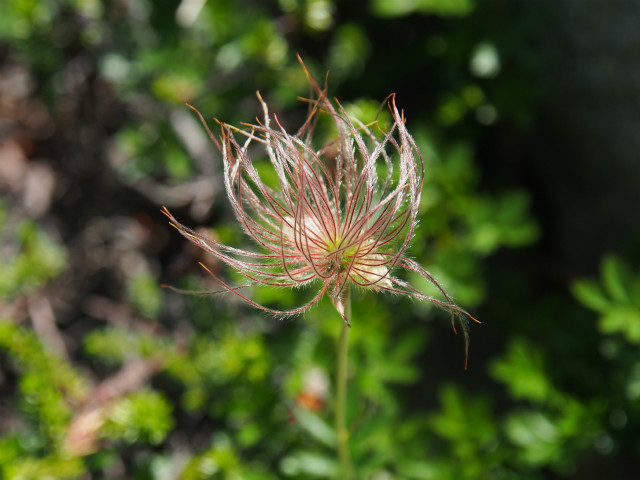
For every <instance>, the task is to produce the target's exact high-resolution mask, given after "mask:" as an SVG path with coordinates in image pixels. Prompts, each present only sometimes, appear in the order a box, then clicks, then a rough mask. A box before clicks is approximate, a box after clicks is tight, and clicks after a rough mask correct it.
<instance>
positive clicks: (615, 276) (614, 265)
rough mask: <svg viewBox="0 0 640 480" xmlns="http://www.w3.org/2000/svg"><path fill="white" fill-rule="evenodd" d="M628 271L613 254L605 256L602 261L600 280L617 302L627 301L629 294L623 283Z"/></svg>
mask: <svg viewBox="0 0 640 480" xmlns="http://www.w3.org/2000/svg"><path fill="white" fill-rule="evenodd" d="M628 276H629V272H628V271H627V269H626V268H625V265H624V264H623V263H622V262H621V261H620V259H618V258H617V257H615V256H607V257H605V259H604V260H603V261H602V280H603V283H604V287H605V289H606V290H607V293H608V294H609V295H610V296H611V298H612V299H614V300H616V301H618V302H624V303H627V302H629V294H628V292H627V288H626V286H625V283H626V281H627V278H628Z"/></svg>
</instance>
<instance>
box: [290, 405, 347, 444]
mask: <svg viewBox="0 0 640 480" xmlns="http://www.w3.org/2000/svg"><path fill="white" fill-rule="evenodd" d="M292 411H293V416H294V417H295V418H296V420H297V421H298V423H299V424H300V426H301V427H302V428H303V429H304V430H305V431H307V432H308V433H309V434H310V435H311V436H312V437H313V438H315V439H316V440H318V441H319V442H320V443H322V444H324V445H326V446H327V447H331V448H333V447H335V445H336V441H337V436H336V431H335V430H334V429H333V427H331V426H330V425H329V424H327V423H326V422H325V421H324V420H322V419H321V418H320V417H319V416H318V415H316V414H315V413H313V412H310V411H309V410H303V409H300V408H295V407H294V408H293V409H292Z"/></svg>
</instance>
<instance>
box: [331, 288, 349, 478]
mask: <svg viewBox="0 0 640 480" xmlns="http://www.w3.org/2000/svg"><path fill="white" fill-rule="evenodd" d="M343 299H344V315H345V319H346V320H347V321H348V322H349V324H350V323H351V295H350V294H349V287H347V288H346V293H344V297H343ZM341 323H342V327H341V330H340V337H339V339H338V376H337V379H336V383H337V386H336V408H335V415H336V418H335V423H336V434H337V436H338V458H339V459H340V475H339V477H338V478H340V479H341V480H349V479H350V478H353V466H352V465H351V454H350V453H349V430H348V428H347V357H348V351H349V330H350V327H349V326H348V325H347V322H341Z"/></svg>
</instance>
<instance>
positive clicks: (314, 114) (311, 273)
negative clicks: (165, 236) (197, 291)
mask: <svg viewBox="0 0 640 480" xmlns="http://www.w3.org/2000/svg"><path fill="white" fill-rule="evenodd" d="M301 63H302V62H301ZM303 68H304V70H305V72H306V74H307V78H308V80H309V83H310V85H311V90H312V97H315V98H312V99H310V100H308V102H309V115H308V118H307V119H306V121H305V123H304V125H303V126H302V127H301V128H300V130H299V131H298V132H297V133H296V134H295V135H292V134H290V133H288V132H287V131H286V130H285V128H284V127H283V126H282V125H281V124H280V122H279V121H278V119H277V117H276V116H275V115H273V116H272V115H270V114H269V111H268V107H267V105H266V103H265V102H264V100H263V99H262V97H261V96H260V94H259V93H258V94H257V96H258V100H259V101H260V103H261V105H262V110H263V115H264V119H263V121H262V122H258V123H257V124H256V125H245V127H244V128H243V129H239V128H236V127H233V126H231V125H228V124H224V123H220V125H221V131H222V133H221V137H220V138H219V139H217V138H216V137H215V136H214V135H213V134H212V133H211V131H210V130H209V128H208V127H207V124H206V122H205V120H204V118H203V117H202V115H201V114H200V113H199V112H198V111H197V110H195V109H194V111H196V113H197V114H198V115H199V117H200V120H201V121H202V123H203V124H204V126H205V128H206V129H207V132H208V133H209V136H210V137H211V139H212V140H213V141H214V143H215V144H216V145H217V147H218V148H219V150H220V151H221V153H222V157H223V163H224V182H225V188H226V192H227V195H228V197H229V201H230V202H231V206H232V208H233V211H234V213H235V216H236V218H237V220H238V222H240V225H242V228H243V229H244V231H245V232H246V234H247V235H249V236H250V237H251V238H252V239H253V240H254V241H255V242H256V243H257V244H258V246H259V250H260V251H259V252H250V251H246V250H241V249H237V248H233V247H230V246H227V245H223V244H221V243H219V242H217V241H215V240H212V239H210V238H205V237H203V236H202V235H199V234H198V233H196V232H195V231H193V230H191V229H189V228H187V227H185V226H184V225H182V224H181V223H180V222H178V221H177V220H176V219H175V218H174V217H173V215H171V213H170V212H169V211H168V210H167V208H166V207H164V208H163V213H164V214H165V215H166V216H167V217H168V218H169V219H170V221H171V224H172V225H173V226H174V227H175V228H177V229H178V231H179V232H180V233H181V234H182V235H183V236H184V237H186V238H187V239H188V240H190V241H191V242H193V243H194V244H196V245H197V246H199V247H201V248H203V249H204V250H206V251H207V252H209V253H211V254H212V255H213V256H214V257H216V258H217V259H219V260H220V261H222V262H223V263H225V264H226V265H228V266H229V267H231V268H233V269H235V270H236V271H238V272H240V273H241V274H242V275H244V277H245V278H246V279H247V283H246V284H244V285H240V286H232V285H229V284H228V283H226V282H225V281H224V280H222V279H221V278H219V276H217V275H216V274H214V273H213V272H211V271H210V270H208V269H207V271H208V272H209V274H210V275H211V276H212V277H214V278H215V279H216V281H217V282H219V283H220V285H221V286H222V287H223V290H220V291H217V292H210V293H220V292H223V291H228V292H231V293H234V294H235V295H237V296H239V297H241V298H242V299H243V300H245V301H246V302H248V303H250V304H251V305H253V306H254V307H257V308H260V309H262V310H264V311H267V312H270V313H273V314H278V315H296V314H299V313H301V312H303V311H305V310H307V309H308V308H309V307H311V306H312V305H314V304H315V303H316V302H318V301H319V300H320V299H321V298H322V296H323V295H324V294H325V293H326V294H327V295H328V296H329V298H330V299H331V301H332V302H333V304H334V306H335V307H336V309H337V311H338V313H339V314H340V315H341V316H342V318H343V319H344V320H345V321H346V322H348V320H347V316H346V314H345V300H346V297H347V293H348V291H349V287H350V285H357V286H359V287H362V288H365V289H371V290H374V291H387V292H392V293H395V294H400V295H406V296H409V297H412V298H415V299H419V300H427V301H429V302H432V303H433V304H435V305H437V306H439V307H441V308H442V309H444V310H446V311H448V312H449V313H450V314H451V320H452V323H454V319H455V318H456V317H457V318H458V319H459V320H460V325H461V327H462V331H463V333H464V337H465V351H468V326H467V318H471V319H472V320H475V319H474V318H473V317H472V316H471V315H469V314H468V313H467V312H466V311H465V310H463V309H461V308H460V307H458V306H457V305H456V304H455V303H454V301H453V299H452V298H451V297H450V296H449V295H448V294H447V293H446V292H445V291H444V289H443V288H442V287H441V286H440V285H439V284H438V282H436V280H435V279H434V278H433V277H432V276H431V274H429V272H428V271H427V270H425V269H424V268H423V267H422V266H420V265H419V264H418V263H416V262H415V261H413V260H411V259H410V258H408V257H406V256H405V251H406V250H407V247H408V246H409V243H410V241H411V238H412V237H413V233H414V229H415V228H416V225H417V216H418V206H419V203H420V195H421V192H422V185H423V178H424V164H423V160H422V157H421V155H420V152H419V150H418V147H417V146H416V143H415V141H414V140H413V138H412V137H411V135H410V134H409V132H408V131H407V128H406V126H405V118H404V114H403V113H402V111H400V110H398V108H397V106H396V104H395V96H394V95H391V96H390V97H388V99H387V101H386V106H387V107H388V109H389V111H390V113H391V118H392V120H393V125H391V127H390V128H389V129H388V130H387V131H383V130H381V127H380V126H379V125H378V123H377V122H375V123H373V124H369V125H365V124H363V123H362V122H360V121H359V120H357V119H356V118H353V117H351V116H349V115H348V114H347V113H346V111H345V110H344V108H343V107H342V106H341V105H340V104H339V103H338V102H337V101H335V102H332V101H331V100H329V99H328V98H327V94H326V87H325V88H321V87H320V86H319V84H318V83H317V82H316V80H315V79H314V78H313V76H312V75H311V74H310V73H309V71H308V70H307V69H306V67H304V64H303ZM191 108H193V107H191ZM323 115H327V116H329V118H330V119H331V120H332V123H333V126H334V127H335V130H336V131H337V135H336V138H335V139H334V140H333V141H331V142H330V143H328V144H326V145H325V146H323V147H321V148H319V149H318V148H316V147H315V146H314V143H313V142H312V140H313V136H314V130H315V127H316V125H317V122H318V119H319V118H320V116H323ZM253 144H260V145H262V146H263V147H264V150H266V154H267V155H268V158H269V161H270V163H271V165H272V167H273V170H274V172H275V174H276V176H277V179H278V182H277V183H278V184H277V185H268V184H267V183H265V181H263V179H262V178H261V176H260V174H259V172H258V169H257V168H256V165H255V164H254V162H253V161H252V159H251V157H250V156H249V152H250V147H252V146H253ZM202 266H203V267H204V268H205V269H206V267H205V266H204V265H202ZM396 269H405V270H409V271H411V272H414V273H417V274H418V275H420V276H422V277H423V278H424V279H426V280H427V281H428V282H430V283H432V284H433V285H434V286H435V287H436V288H437V289H438V291H439V292H440V293H441V295H442V298H434V297H432V296H428V295H426V294H424V293H422V292H421V291H419V290H418V289H416V288H415V287H413V286H411V285H410V284H409V283H407V282H406V281H404V280H402V279H400V278H397V277H395V276H394V275H393V271H394V270H396ZM312 283H315V284H317V285H319V290H318V292H317V294H316V295H315V296H314V297H313V298H312V299H311V301H309V302H308V303H306V304H305V305H302V306H300V307H298V308H295V309H293V310H288V311H279V310H274V309H271V308H268V307H265V306H263V305H260V304H258V303H256V302H255V301H253V300H251V299H250V298H248V296H247V295H245V294H244V293H243V289H245V288H247V287H250V286H253V285H258V284H263V285H270V286H275V287H298V286H302V285H307V284H312ZM475 321H477V320H475ZM454 330H455V326H454Z"/></svg>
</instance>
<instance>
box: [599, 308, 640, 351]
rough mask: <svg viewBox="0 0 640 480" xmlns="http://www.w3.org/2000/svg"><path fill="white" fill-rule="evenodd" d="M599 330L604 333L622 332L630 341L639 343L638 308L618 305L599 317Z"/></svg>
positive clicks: (639, 317) (639, 316) (639, 313)
mask: <svg viewBox="0 0 640 480" xmlns="http://www.w3.org/2000/svg"><path fill="white" fill-rule="evenodd" d="M599 326H600V330H602V332H604V333H622V334H624V336H625V337H626V339H627V340H628V341H629V342H631V343H640V310H638V309H637V308H632V307H619V308H616V309H613V310H610V311H609V312H607V313H606V314H605V315H603V316H602V317H601V318H600V322H599Z"/></svg>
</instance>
